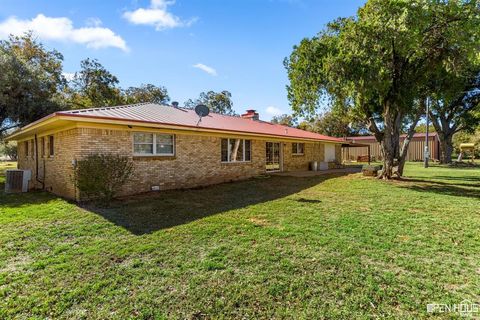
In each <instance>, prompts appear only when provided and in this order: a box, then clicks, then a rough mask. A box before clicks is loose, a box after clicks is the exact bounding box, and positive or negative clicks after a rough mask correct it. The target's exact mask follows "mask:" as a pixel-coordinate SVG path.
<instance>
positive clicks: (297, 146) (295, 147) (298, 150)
mask: <svg viewBox="0 0 480 320" xmlns="http://www.w3.org/2000/svg"><path fill="white" fill-rule="evenodd" d="M304 149H305V143H297V142H294V143H292V154H294V155H303V150H304Z"/></svg>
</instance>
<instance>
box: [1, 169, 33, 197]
mask: <svg viewBox="0 0 480 320" xmlns="http://www.w3.org/2000/svg"><path fill="white" fill-rule="evenodd" d="M5 177H6V181H5V193H19V192H27V191H28V185H29V183H30V180H31V179H32V171H30V170H7V171H6V172H5Z"/></svg>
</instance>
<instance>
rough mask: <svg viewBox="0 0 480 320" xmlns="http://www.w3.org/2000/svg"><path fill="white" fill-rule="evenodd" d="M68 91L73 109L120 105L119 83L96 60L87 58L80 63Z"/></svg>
mask: <svg viewBox="0 0 480 320" xmlns="http://www.w3.org/2000/svg"><path fill="white" fill-rule="evenodd" d="M80 68H81V70H80V71H79V72H76V73H75V76H74V79H73V80H72V81H71V85H72V87H71V88H70V89H69V94H70V103H71V104H72V107H73V108H74V109H75V108H92V107H104V106H115V105H120V104H122V93H121V90H120V88H118V87H117V85H118V83H119V81H118V78H117V77H116V76H114V75H113V74H112V73H110V71H108V70H107V69H106V68H105V67H104V66H103V65H102V64H101V63H100V62H98V60H96V59H90V58H87V59H85V60H82V61H81V62H80Z"/></svg>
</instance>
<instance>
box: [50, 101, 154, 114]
mask: <svg viewBox="0 0 480 320" xmlns="http://www.w3.org/2000/svg"><path fill="white" fill-rule="evenodd" d="M146 104H157V103H153V102H139V103H132V104H123V105H118V106H111V107H108V106H106V107H98V108H88V109H74V110H61V111H59V112H60V113H61V112H66V113H82V112H89V111H98V110H113V109H125V108H131V107H137V106H142V105H146Z"/></svg>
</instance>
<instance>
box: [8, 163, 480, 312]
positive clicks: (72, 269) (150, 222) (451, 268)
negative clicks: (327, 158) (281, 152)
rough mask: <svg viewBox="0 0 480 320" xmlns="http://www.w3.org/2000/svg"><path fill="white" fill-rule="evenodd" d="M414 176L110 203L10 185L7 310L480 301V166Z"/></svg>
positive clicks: (220, 189)
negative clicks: (75, 200)
mask: <svg viewBox="0 0 480 320" xmlns="http://www.w3.org/2000/svg"><path fill="white" fill-rule="evenodd" d="M0 165H1V164H0ZM406 175H407V176H408V178H409V179H408V180H407V181H394V182H384V181H380V180H375V179H369V178H363V177H361V175H360V174H353V175H348V176H340V175H328V176H319V177H309V178H293V177H279V176H275V177H271V178H263V179H252V180H249V181H244V182H238V183H230V184H223V185H217V186H212V187H209V188H204V189H197V190H187V191H170V192H163V193H159V194H154V195H145V196H140V197H136V198H130V199H126V200H124V201H122V202H117V203H115V204H114V205H113V207H112V208H110V209H99V208H94V207H85V208H80V207H78V206H76V205H75V204H72V203H69V202H66V201H64V200H62V199H60V198H57V197H55V196H53V195H50V194H47V193H43V192H31V193H28V194H22V195H5V194H4V193H3V191H0V318H1V319H8V318H22V319H25V318H34V319H36V318H42V319H43V318H47V317H48V318H55V319H57V318H64V319H82V318H88V319H91V318H93V319H106V318H118V319H125V318H149V319H150V318H160V319H162V318H192V319H200V318H247V319H248V318H304V319H315V318H342V319H350V318H377V317H387V318H419V317H426V316H431V314H427V312H426V305H427V304H428V303H449V304H453V303H457V304H458V303H460V302H461V301H462V300H464V299H469V300H471V301H473V302H479V297H480V232H479V230H480V169H478V168H477V169H468V168H465V169H463V168H447V167H439V166H437V167H431V168H429V169H423V168H422V167H421V164H418V163H417V164H408V166H407V168H406ZM1 180H3V178H2V177H1V174H0V184H1V183H2V181H1ZM0 187H2V186H1V185H0ZM434 316H436V317H445V318H450V317H452V316H453V317H457V316H458V315H456V314H454V313H449V314H435V315H434ZM477 316H480V314H477Z"/></svg>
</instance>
